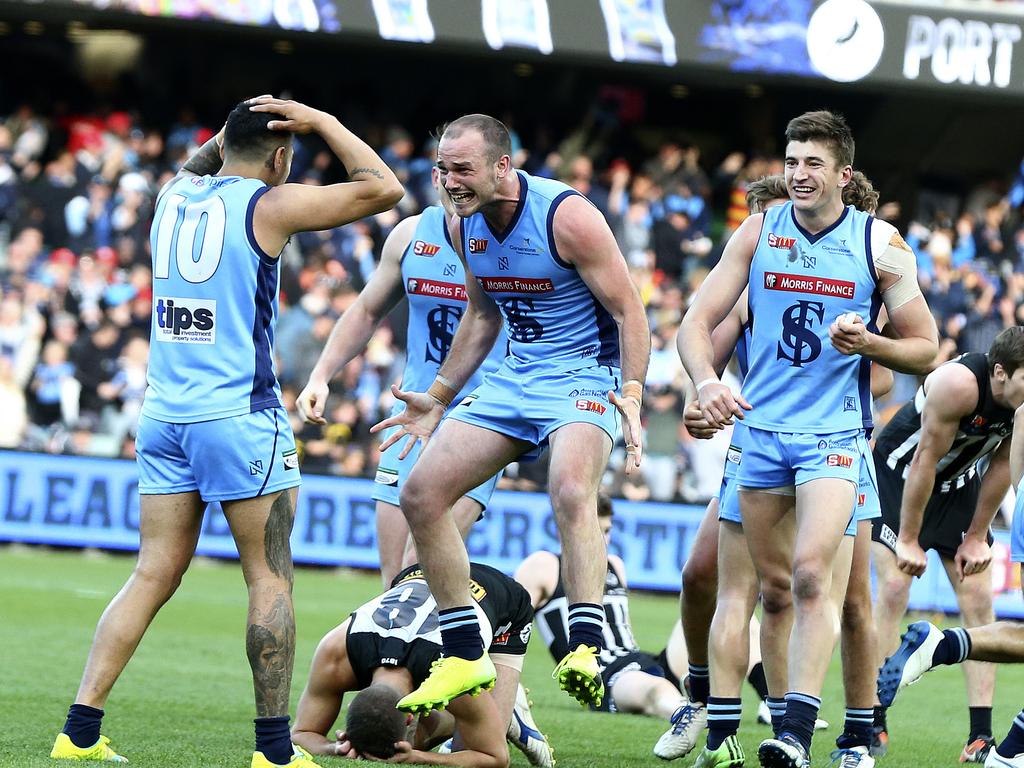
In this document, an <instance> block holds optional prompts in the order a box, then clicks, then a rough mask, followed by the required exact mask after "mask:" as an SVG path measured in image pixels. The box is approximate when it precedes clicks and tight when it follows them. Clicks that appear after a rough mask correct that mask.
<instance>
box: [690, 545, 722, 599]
mask: <svg viewBox="0 0 1024 768" xmlns="http://www.w3.org/2000/svg"><path fill="white" fill-rule="evenodd" d="M717 584H718V567H717V563H715V561H714V559H713V558H710V557H703V556H702V555H700V554H698V553H696V552H694V553H692V554H691V555H690V558H689V559H688V560H687V561H686V565H684V566H683V599H684V600H687V601H691V600H692V601H694V602H700V603H711V602H714V600H715V589H716V587H717Z"/></svg>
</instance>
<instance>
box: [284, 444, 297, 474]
mask: <svg viewBox="0 0 1024 768" xmlns="http://www.w3.org/2000/svg"><path fill="white" fill-rule="evenodd" d="M281 461H283V462H284V468H285V469H298V468H299V453H298V451H296V450H295V449H294V448H292V450H290V451H285V452H284V453H282V454H281Z"/></svg>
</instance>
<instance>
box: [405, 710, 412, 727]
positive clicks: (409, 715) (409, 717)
mask: <svg viewBox="0 0 1024 768" xmlns="http://www.w3.org/2000/svg"><path fill="white" fill-rule="evenodd" d="M412 721H413V715H412V713H411V712H408V713H406V715H405V724H406V725H407V726H408V725H412Z"/></svg>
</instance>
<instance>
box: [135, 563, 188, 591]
mask: <svg viewBox="0 0 1024 768" xmlns="http://www.w3.org/2000/svg"><path fill="white" fill-rule="evenodd" d="M186 568H187V566H184V567H179V566H176V565H175V564H173V563H168V564H161V565H154V564H151V563H142V562H140V563H138V564H137V565H136V566H135V570H134V572H133V573H132V578H133V579H134V580H136V581H137V582H138V583H139V584H140V585H141V586H143V587H145V588H146V589H147V590H149V591H151V592H154V593H156V594H157V595H159V596H161V597H162V599H164V600H167V599H168V598H169V597H170V596H171V595H173V594H174V592H175V590H177V588H178V586H179V585H180V584H181V579H182V577H183V576H184V575H185V570H186Z"/></svg>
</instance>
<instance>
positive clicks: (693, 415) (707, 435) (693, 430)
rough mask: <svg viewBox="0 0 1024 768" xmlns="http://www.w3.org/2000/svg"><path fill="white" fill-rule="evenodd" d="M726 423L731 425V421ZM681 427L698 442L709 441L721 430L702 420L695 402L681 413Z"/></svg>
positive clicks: (698, 405)
mask: <svg viewBox="0 0 1024 768" xmlns="http://www.w3.org/2000/svg"><path fill="white" fill-rule="evenodd" d="M727 423H728V424H732V419H729V421H728V422H727ZM683 425H684V426H685V427H686V431H687V432H689V433H690V435H691V436H692V437H695V438H697V439H698V440H710V439H711V438H712V437H714V436H715V433H716V432H718V430H719V429H721V427H716V426H715V425H714V424H712V423H711V422H709V421H708V420H707V419H705V418H704V414H703V413H702V412H701V410H700V403H699V402H698V401H696V400H694V401H693V402H691V403H688V404H687V406H686V409H685V410H684V411H683Z"/></svg>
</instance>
